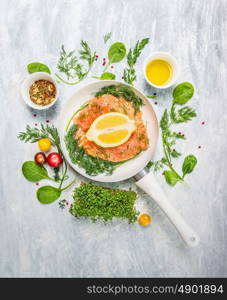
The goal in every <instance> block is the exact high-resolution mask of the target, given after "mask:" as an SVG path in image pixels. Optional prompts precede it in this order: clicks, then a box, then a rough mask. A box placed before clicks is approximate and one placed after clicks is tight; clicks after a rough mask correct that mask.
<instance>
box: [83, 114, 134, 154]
mask: <svg viewBox="0 0 227 300" xmlns="http://www.w3.org/2000/svg"><path fill="white" fill-rule="evenodd" d="M135 130H136V126H135V122H134V120H131V119H129V117H128V116H126V115H124V114H121V113H118V112H110V113H106V114H103V115H101V116H100V117H98V118H97V119H95V121H94V122H93V123H92V124H91V127H90V128H89V130H88V131H87V133H86V137H87V139H88V140H89V141H93V142H94V143H96V144H97V145H99V146H100V147H103V148H108V147H117V146H119V145H122V144H124V143H125V142H127V140H128V139H129V138H130V136H131V134H132V133H133V132H134V131H135Z"/></svg>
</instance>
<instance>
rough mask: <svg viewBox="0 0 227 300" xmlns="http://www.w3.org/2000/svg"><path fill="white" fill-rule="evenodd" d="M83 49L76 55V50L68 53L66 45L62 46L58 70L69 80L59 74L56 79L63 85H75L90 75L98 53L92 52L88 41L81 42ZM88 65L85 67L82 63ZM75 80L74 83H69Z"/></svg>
mask: <svg viewBox="0 0 227 300" xmlns="http://www.w3.org/2000/svg"><path fill="white" fill-rule="evenodd" d="M80 45H81V49H79V51H78V55H76V53H75V50H73V51H68V52H67V51H66V50H65V47H64V45H62V47H61V50H60V58H59V60H58V64H57V68H58V70H59V71H60V72H61V73H64V74H65V75H66V77H67V80H65V79H63V78H62V77H61V76H60V75H59V74H57V73H56V74H55V75H56V77H57V78H58V79H59V80H60V81H62V82H63V83H66V84H70V85H75V84H77V83H79V82H80V81H82V80H83V79H84V78H86V77H87V75H88V74H89V72H90V70H91V68H92V66H93V64H94V61H95V56H96V52H92V51H91V49H90V47H89V45H88V43H87V42H86V41H83V40H82V41H81V43H80ZM84 61H85V63H86V65H87V66H84V64H83V63H82V62H84ZM68 80H74V81H72V82H71V81H68Z"/></svg>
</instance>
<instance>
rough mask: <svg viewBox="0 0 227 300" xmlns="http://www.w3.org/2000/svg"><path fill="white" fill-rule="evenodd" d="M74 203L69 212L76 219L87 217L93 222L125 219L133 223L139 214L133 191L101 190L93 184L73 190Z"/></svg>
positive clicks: (83, 185) (101, 188)
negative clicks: (135, 205)
mask: <svg viewBox="0 0 227 300" xmlns="http://www.w3.org/2000/svg"><path fill="white" fill-rule="evenodd" d="M73 198H74V202H73V204H72V205H71V207H70V212H71V214H72V215H73V216H75V217H76V218H81V217H88V218H91V219H92V220H93V221H97V220H101V221H104V222H106V221H110V220H112V219H113V218H123V219H127V220H128V222H129V223H134V222H135V221H136V220H137V216H138V214H139V212H138V211H136V209H135V207H134V204H135V201H136V198H137V194H136V193H135V192H134V191H131V190H129V191H126V190H120V189H112V188H103V187H101V186H98V185H94V184H81V185H80V186H79V187H78V188H76V189H75V190H74V195H73Z"/></svg>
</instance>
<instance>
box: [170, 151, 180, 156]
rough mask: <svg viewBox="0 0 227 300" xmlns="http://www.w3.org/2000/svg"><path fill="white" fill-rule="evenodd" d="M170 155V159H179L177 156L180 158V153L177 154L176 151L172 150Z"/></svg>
mask: <svg viewBox="0 0 227 300" xmlns="http://www.w3.org/2000/svg"><path fill="white" fill-rule="evenodd" d="M170 155H171V156H172V157H179V156H181V153H180V152H177V151H176V150H172V151H171V152H170Z"/></svg>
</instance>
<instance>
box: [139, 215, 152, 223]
mask: <svg viewBox="0 0 227 300" xmlns="http://www.w3.org/2000/svg"><path fill="white" fill-rule="evenodd" d="M139 224H140V225H141V226H148V225H150V224H151V216H150V215H148V214H142V215H140V216H139Z"/></svg>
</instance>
